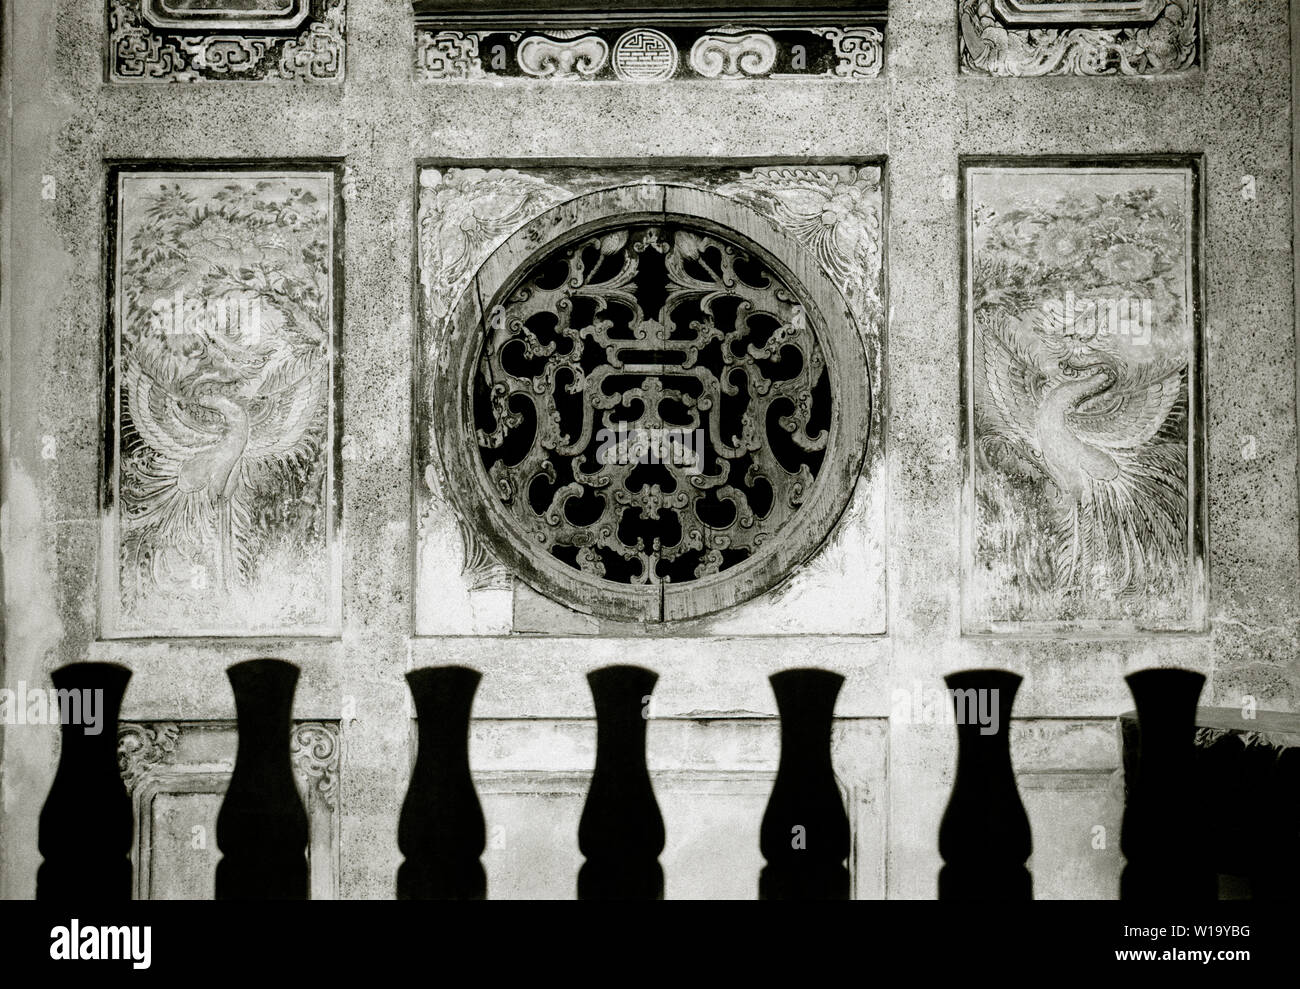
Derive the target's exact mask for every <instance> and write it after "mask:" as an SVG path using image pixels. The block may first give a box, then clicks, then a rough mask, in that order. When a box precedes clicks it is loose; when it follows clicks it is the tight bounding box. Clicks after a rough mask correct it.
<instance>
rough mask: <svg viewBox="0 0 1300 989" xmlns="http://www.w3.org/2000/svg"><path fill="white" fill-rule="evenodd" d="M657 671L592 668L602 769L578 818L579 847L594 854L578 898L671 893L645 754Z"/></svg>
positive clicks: (626, 897)
mask: <svg viewBox="0 0 1300 989" xmlns="http://www.w3.org/2000/svg"><path fill="white" fill-rule="evenodd" d="M658 679H659V676H658V674H656V673H653V672H652V671H650V670H645V669H642V668H640V667H638V666H607V667H605V668H604V669H600V670H595V671H593V672H591V673H589V674H588V675H587V682H588V683H589V684H590V685H591V694H592V698H593V699H594V700H595V702H596V771H595V772H594V773H593V774H592V777H591V789H590V790H588V791H587V803H586V806H585V807H583V810H582V820H581V822H580V823H579V825H578V847H579V848H580V849H581V850H582V854H583V855H585V856H586V858H587V861H586V862H585V863H584V864H583V866H582V869H581V871H579V873H578V897H579V899H584V900H654V899H662V897H663V895H664V872H663V868H662V867H661V866H660V865H659V853H660V852H661V851H663V848H664V820H663V817H661V816H660V814H659V805H658V803H656V802H655V793H654V788H653V787H652V786H651V785H650V771H649V769H648V768H647V767H646V755H645V746H646V718H647V711H648V705H649V702H650V693H651V691H653V690H654V686H655V682H656V681H657V680H658Z"/></svg>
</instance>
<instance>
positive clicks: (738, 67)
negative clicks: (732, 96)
mask: <svg viewBox="0 0 1300 989" xmlns="http://www.w3.org/2000/svg"><path fill="white" fill-rule="evenodd" d="M776 55H777V45H776V42H775V41H774V40H772V36H771V35H770V34H765V33H764V32H762V31H748V32H745V33H744V34H730V33H711V34H705V35H703V36H702V37H700V38H699V40H697V41H696V42H695V44H694V45H692V46H691V54H690V66H691V68H692V69H693V70H694V71H695V72H697V73H698V74H699V75H702V76H704V78H706V79H744V78H747V77H753V76H765V75H767V74H768V73H769V72H771V71H772V68H773V66H775V65H776Z"/></svg>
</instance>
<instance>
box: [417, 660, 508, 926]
mask: <svg viewBox="0 0 1300 989" xmlns="http://www.w3.org/2000/svg"><path fill="white" fill-rule="evenodd" d="M481 679H482V676H481V675H480V674H479V673H478V671H477V670H471V669H469V668H468V667H465V666H434V667H426V668H424V669H420V670H414V671H412V672H410V673H408V674H407V675H406V681H407V683H408V684H410V687H411V695H412V697H414V699H415V714H416V718H417V719H418V720H417V726H418V728H419V732H420V738H419V748H418V749H417V753H416V758H415V767H414V769H413V770H412V771H411V783H410V786H409V788H408V789H407V791H406V800H405V802H404V803H403V804H402V814H401V817H400V818H399V819H398V825H397V845H398V847H399V848H400V849H401V851H402V854H403V855H404V856H405V857H406V860H405V861H404V862H403V863H402V864H401V865H400V866H399V867H398V870H397V898H398V899H399V900H481V899H483V898H484V897H486V895H487V875H486V873H485V872H484V871H483V864H482V863H481V862H480V861H479V856H481V855H482V854H483V848H484V846H485V843H486V842H485V838H486V836H485V834H484V827H483V810H482V808H481V807H480V806H479V800H478V794H477V793H475V792H474V780H473V778H472V777H471V776H470V771H469V719H470V709H471V707H472V706H473V704H474V692H475V691H476V690H477V689H478V685H479V681H480V680H481Z"/></svg>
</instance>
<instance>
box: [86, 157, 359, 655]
mask: <svg viewBox="0 0 1300 989" xmlns="http://www.w3.org/2000/svg"><path fill="white" fill-rule="evenodd" d="M335 179H336V176H335V173H334V170H333V169H332V168H319V167H318V168H314V169H310V170H307V169H298V170H293V171H289V170H282V171H274V170H264V169H256V170H254V169H233V168H227V169H223V170H220V171H216V170H203V169H198V168H196V169H186V170H153V169H150V168H147V167H136V166H121V167H117V168H115V169H114V170H113V171H112V174H111V176H110V195H111V202H110V207H109V215H110V219H111V223H112V225H113V227H112V229H113V235H114V236H113V258H112V262H111V264H112V267H111V271H110V273H109V274H110V286H111V291H110V299H109V313H110V320H109V327H108V341H107V360H106V362H105V363H106V372H107V381H106V384H107V395H106V408H107V410H108V423H107V425H108V427H109V444H108V448H107V450H106V453H105V469H106V474H105V481H104V490H103V498H104V519H103V564H102V570H101V575H102V576H101V590H102V600H101V614H100V624H101V630H102V633H103V634H104V635H105V636H108V637H118V636H145V635H201V634H207V635H213V634H215V635H245V634H270V633H300V634H327V633H331V632H332V631H333V630H335V629H336V628H337V627H338V624H339V620H340V613H339V612H340V575H339V551H338V540H337V529H338V523H339V518H338V514H339V504H340V502H339V498H338V485H339V483H340V478H339V474H338V466H339V465H338V457H337V456H336V453H335V446H336V444H337V442H338V435H339V431H338V429H337V422H336V416H337V412H338V406H337V402H336V399H335V394H334V392H335V387H336V383H337V375H336V373H335V361H336V358H335V344H336V335H337V330H338V312H337V310H338V300H337V292H336V290H335V279H336V278H337V277H338V272H339V268H338V266H337V258H336V251H337V249H338V247H339V244H338V240H337V238H338V236H339V231H338V224H337V212H338V208H337V203H336V201H335V191H336V186H337V183H336V181H335Z"/></svg>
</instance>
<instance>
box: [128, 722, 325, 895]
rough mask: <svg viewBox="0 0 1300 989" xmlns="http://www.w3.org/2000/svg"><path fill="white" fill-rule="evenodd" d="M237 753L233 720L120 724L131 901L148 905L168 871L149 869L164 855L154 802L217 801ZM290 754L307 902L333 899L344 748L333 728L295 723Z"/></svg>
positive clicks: (210, 833) (211, 833) (160, 866)
mask: <svg viewBox="0 0 1300 989" xmlns="http://www.w3.org/2000/svg"><path fill="white" fill-rule="evenodd" d="M237 746H238V728H237V726H236V724H235V722H233V721H189V722H175V721H148V722H123V723H122V724H120V725H119V726H118V731H117V760H118V770H119V771H120V772H121V774H122V781H123V782H124V783H125V784H126V789H127V792H128V793H129V794H130V796H131V802H132V806H133V813H134V817H135V844H134V847H133V849H132V853H131V858H132V862H133V863H134V873H135V875H134V888H135V898H136V899H142V900H143V899H150V898H152V896H153V895H154V894H155V893H156V892H157V889H156V887H155V885H154V876H155V874H157V875H160V876H163V875H165V870H166V867H167V866H166V863H165V862H164V863H156V862H155V857H156V855H157V854H163V853H161V852H159V848H160V847H162V844H161V843H160V842H155V838H156V837H158V836H156V835H155V834H154V829H155V826H156V820H155V808H154V801H155V799H156V798H159V797H175V796H181V795H194V794H210V795H214V796H220V795H222V794H224V793H225V791H226V787H227V786H228V785H229V783H230V774H231V771H232V769H233V767H234V759H235V750H236V748H237ZM289 752H290V759H291V760H292V763H293V773H294V778H295V780H296V781H297V784H298V790H299V793H300V794H301V795H302V797H303V803H304V806H305V808H306V811H307V819H308V823H309V827H310V839H309V840H310V844H309V846H308V852H307V858H308V862H309V869H310V877H311V878H310V889H311V898H312V899H313V900H319V899H334V898H337V896H338V884H339V874H340V861H339V848H340V845H339V838H340V822H341V818H342V810H341V808H340V806H339V779H340V764H341V761H342V752H343V745H342V737H341V735H340V729H339V724H338V722H334V721H296V722H294V723H293V725H292V728H291V733H290V736H289ZM214 824H215V819H214V820H213V821H210V822H205V823H204V824H203V827H204V828H206V832H207V833H206V835H205V838H204V840H205V841H215V838H216V832H215V830H214V828H213V826H212V825H214ZM191 895H194V891H191ZM205 895H206V894H205Z"/></svg>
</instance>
